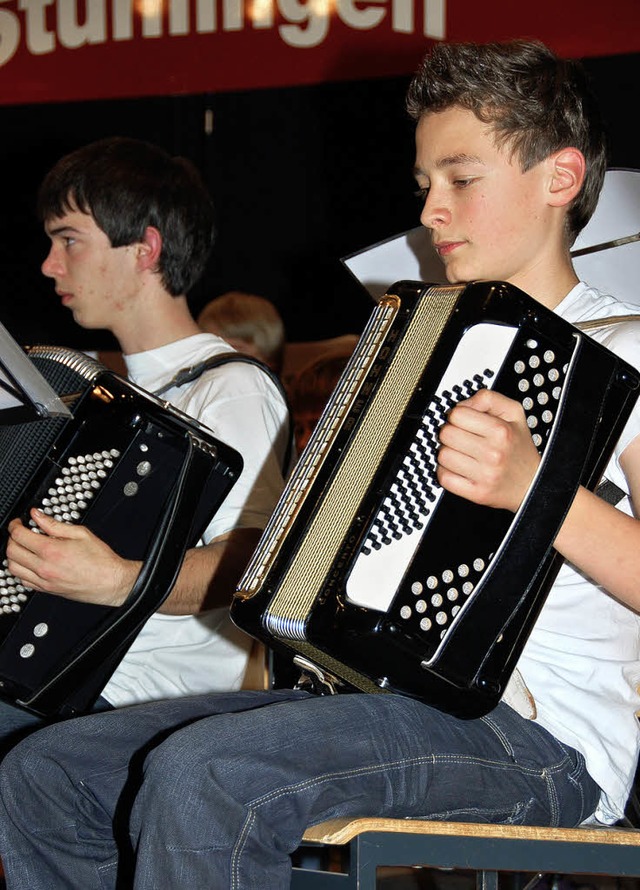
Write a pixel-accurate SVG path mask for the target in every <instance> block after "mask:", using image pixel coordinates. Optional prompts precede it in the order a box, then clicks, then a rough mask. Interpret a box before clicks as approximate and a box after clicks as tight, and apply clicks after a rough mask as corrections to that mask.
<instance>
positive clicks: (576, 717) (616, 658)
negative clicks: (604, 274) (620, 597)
mask: <svg viewBox="0 0 640 890" xmlns="http://www.w3.org/2000/svg"><path fill="white" fill-rule="evenodd" d="M555 311H556V313H557V314H558V315H560V316H562V317H563V318H565V319H566V320H567V321H570V322H571V323H573V324H575V323H576V322H578V321H586V320H588V319H592V318H605V317H610V316H614V315H626V314H635V315H639V316H640V306H635V305H629V304H627V303H623V302H621V301H619V300H616V299H614V298H613V297H610V296H608V295H605V294H601V293H599V292H598V291H596V290H595V289H593V288H590V287H588V286H587V285H586V284H583V283H580V284H578V285H577V286H576V287H575V288H574V289H573V290H572V291H571V292H570V293H569V294H568V295H567V296H566V297H565V298H564V300H563V301H562V302H561V303H560V305H559V306H557V307H556V310H555ZM590 334H591V336H593V338H594V339H596V340H598V341H599V342H600V343H603V344H604V345H605V346H607V347H608V348H609V349H610V350H611V351H612V352H615V353H616V354H617V355H619V356H621V357H622V358H624V359H625V360H626V361H627V362H629V364H631V365H633V366H634V367H640V319H639V321H638V322H636V321H631V322H623V323H620V324H615V325H611V326H609V327H606V328H602V329H599V330H595V331H591V332H590ZM639 434H640V402H638V403H636V406H635V408H634V410H633V412H632V414H631V417H630V419H629V421H628V422H627V424H626V426H625V428H624V430H623V432H622V435H621V437H620V439H619V441H618V444H617V446H616V448H615V452H614V455H613V457H612V459H611V460H610V462H609V464H608V466H607V468H606V471H605V476H606V477H607V478H608V479H610V480H611V481H612V482H614V483H615V484H616V485H618V486H619V487H620V488H622V489H623V490H624V491H626V492H628V491H629V486H628V484H627V482H626V479H625V476H624V473H623V472H622V470H621V468H620V463H619V459H620V455H621V454H622V452H623V451H624V449H625V448H626V446H627V445H628V444H629V443H630V442H631V441H632V440H633V439H635V438H636V436H638V435H639ZM617 506H618V509H620V510H623V511H624V512H625V513H627V514H629V515H631V512H632V511H631V506H630V502H629V499H628V498H626V497H625V498H624V499H623V501H621V502H620V503H619V504H618V505H617ZM639 583H640V581H639ZM518 669H519V671H520V673H521V675H522V677H523V679H524V681H525V683H526V684H527V687H528V689H529V691H530V692H531V693H532V695H533V697H534V699H535V702H536V708H537V716H536V718H535V719H536V721H537V722H538V723H540V724H541V725H542V726H544V727H545V728H546V729H548V730H549V731H550V732H551V733H553V735H554V736H555V737H556V738H558V739H560V741H562V742H564V743H566V744H568V745H570V746H571V747H573V748H575V749H576V750H578V751H580V752H581V753H582V754H583V755H584V757H585V760H586V764H587V769H588V771H589V773H590V775H591V776H592V777H593V779H595V781H596V782H597V783H598V785H599V786H600V787H601V789H602V795H601V798H600V803H599V806H598V809H597V811H596V814H595V816H596V819H597V820H599V821H602V822H606V823H611V822H615V821H617V820H618V819H619V818H620V817H621V816H622V815H623V812H624V807H625V804H626V801H627V798H628V795H629V791H630V788H631V784H632V781H633V777H634V773H635V765H636V760H637V756H638V748H639V736H640V734H639V728H638V721H637V718H636V717H635V712H636V711H637V710H638V708H640V696H639V695H638V684H639V683H640V618H639V616H638V615H637V614H636V613H635V612H633V611H632V610H631V609H629V608H627V607H626V606H624V605H622V604H621V603H619V602H618V601H616V600H615V599H613V597H611V596H610V595H609V594H608V593H606V591H604V590H603V589H602V588H601V587H598V586H597V585H596V584H594V583H593V581H591V580H590V579H588V578H587V577H585V576H584V575H582V574H581V573H580V572H579V571H578V570H577V569H576V568H574V567H573V566H572V565H570V564H569V563H564V564H563V566H562V568H561V570H560V573H559V574H558V577H557V580H556V582H555V583H554V585H553V588H552V590H551V592H550V594H549V597H548V599H547V600H546V602H545V605H544V606H543V608H542V610H541V612H540V615H539V617H538V620H537V622H536V624H535V627H534V629H533V632H532V633H531V636H530V637H529V640H528V641H527V643H526V645H525V647H524V650H523V652H522V655H521V657H520V660H519V662H518Z"/></svg>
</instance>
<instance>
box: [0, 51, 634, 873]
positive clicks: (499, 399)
mask: <svg viewBox="0 0 640 890" xmlns="http://www.w3.org/2000/svg"><path fill="white" fill-rule="evenodd" d="M452 84H453V86H452ZM409 97H410V106H409V107H410V109H411V112H412V114H413V115H414V117H415V118H416V121H417V128H416V165H415V173H416V179H417V181H418V185H419V187H420V190H421V194H422V197H423V200H424V206H423V209H422V216H421V219H422V222H423V224H424V225H425V226H426V227H427V228H428V229H429V230H430V231H431V233H432V238H433V243H434V247H435V249H436V250H437V251H438V253H439V254H440V256H441V257H442V259H443V262H444V264H445V267H446V271H447V277H448V279H449V280H450V281H452V282H466V281H470V280H477V279H487V280H492V279H499V280H505V281H508V282H510V283H512V284H514V285H517V286H518V287H520V288H521V289H522V290H524V291H526V292H528V293H529V294H530V295H531V296H532V297H534V298H535V299H537V300H538V301H540V302H541V303H543V304H544V305H545V306H547V307H549V308H551V309H555V310H556V311H557V312H558V313H559V314H560V315H562V316H563V317H564V318H567V319H569V320H570V321H572V322H573V321H577V320H579V319H583V318H592V317H595V316H596V315H597V316H598V317H599V316H602V315H622V314H625V313H628V312H631V313H635V314H638V313H639V312H640V309H639V308H638V307H630V306H624V305H621V304H620V303H619V302H618V301H616V300H615V298H614V297H610V296H606V295H602V294H598V293H596V292H595V291H593V290H592V289H591V288H589V287H588V285H586V284H584V283H581V282H579V280H578V278H577V276H576V274H575V272H574V270H573V266H572V264H571V258H570V253H569V248H570V245H571V242H572V240H573V237H574V235H575V233H576V231H577V229H578V228H579V227H580V226H581V225H584V224H585V223H586V221H587V219H588V217H589V214H590V213H591V212H592V211H593V208H594V206H595V197H596V195H597V189H598V188H599V184H600V183H601V181H602V170H603V158H604V154H603V149H602V147H601V142H602V132H601V129H600V127H599V123H598V121H597V120H596V118H595V117H594V116H593V114H592V110H591V109H592V100H591V98H590V96H589V94H588V92H587V90H586V87H585V84H584V82H583V79H582V77H581V75H580V73H579V68H578V66H577V65H575V64H573V63H569V62H563V61H561V60H558V59H556V58H555V56H554V55H553V54H552V53H550V52H549V51H548V50H547V49H546V48H544V47H542V46H540V45H539V44H535V43H524V42H516V43H511V44H502V45H488V46H469V45H462V46H455V45H451V46H444V45H443V46H436V47H435V48H434V49H433V52H432V53H431V54H430V56H429V57H428V58H427V60H426V61H425V63H424V65H423V67H422V68H421V70H420V71H419V73H418V74H417V75H416V78H415V80H414V82H413V84H412V86H411V89H410V92H409ZM532 109H533V110H534V111H535V114H534V115H532V114H531V111H532ZM538 130H540V132H541V134H542V135H541V137H540V139H541V142H540V143H538ZM547 131H548V132H547ZM538 145H541V146H542V148H541V149H540V151H538ZM591 167H593V168H594V172H593V174H591V173H589V177H590V176H591V175H593V177H594V180H593V185H590V186H589V187H588V189H587V191H588V192H589V191H590V192H591V194H590V195H587V197H586V199H585V203H584V206H583V202H582V198H581V193H582V190H583V186H584V183H585V179H586V178H587V171H589V170H590V168H591ZM598 336H599V339H601V340H602V341H603V342H605V343H606V345H607V346H608V347H609V348H610V349H612V350H613V351H615V352H618V353H620V354H621V355H622V356H623V357H624V358H626V359H627V360H628V361H630V362H631V363H633V364H634V365H636V366H638V364H640V359H639V356H640V324H638V323H635V322H627V323H623V324H616V325H613V326H611V327H609V328H607V329H606V330H605V332H601V333H600V334H599V335H598ZM639 434H640V408H636V409H635V410H634V412H633V414H632V416H631V418H630V420H629V422H628V423H627V425H626V427H625V429H624V431H623V433H622V435H621V437H620V441H619V443H618V445H617V447H616V450H615V454H614V457H613V458H612V460H611V461H610V463H609V466H608V467H607V471H606V474H607V477H608V478H610V479H612V481H614V482H615V483H616V484H618V485H619V486H620V487H621V488H623V490H624V491H625V492H627V493H628V498H625V500H624V501H623V502H622V503H621V504H620V505H619V507H618V508H617V509H616V508H615V507H613V506H611V505H610V504H608V503H605V502H604V501H603V500H601V499H599V498H597V497H596V496H595V495H593V494H591V493H590V492H588V491H586V490H584V489H580V490H579V492H578V494H577V495H576V498H575V500H574V502H573V505H572V507H571V509H570V510H569V512H568V515H567V517H566V520H565V522H564V524H563V526H562V529H561V531H560V533H559V535H558V536H557V539H556V547H557V549H558V550H559V551H560V553H561V554H562V555H563V556H564V557H565V558H566V563H565V565H564V567H563V568H562V571H561V573H560V575H559V576H558V579H557V581H556V583H555V584H554V586H553V589H552V591H551V593H550V595H549V597H548V600H547V602H546V603H545V605H544V607H543V609H542V611H541V613H540V616H539V618H538V620H537V622H536V625H535V627H534V629H533V631H532V634H531V636H530V638H529V641H528V642H527V644H526V646H525V648H524V651H523V653H522V656H521V658H520V660H519V662H518V666H517V674H516V675H514V676H516V677H517V680H518V682H517V684H516V687H517V688H514V687H513V686H511V687H510V688H509V689H508V690H507V691H508V693H509V694H508V695H506V696H505V699H504V700H503V701H501V702H500V704H499V705H498V706H497V707H496V708H495V709H494V710H493V711H491V713H489V714H487V715H486V716H484V717H481V718H478V719H472V720H460V719H457V718H455V717H452V716H450V715H448V714H445V713H442V712H441V711H439V710H436V709H434V708H432V707H430V706H428V705H426V704H424V703H422V702H419V701H416V700H414V699H412V698H409V697H405V696H400V695H397V694H385V695H369V694H362V693H350V694H340V695H334V696H324V697H320V696H316V695H314V694H311V693H309V692H306V691H300V690H298V691H287V690H280V691H273V692H268V691H267V692H260V693H259V692H256V693H246V694H245V695H244V696H243V695H237V694H230V695H226V696H208V697H206V696H205V697H199V698H196V699H192V700H190V701H188V702H187V701H181V702H175V703H171V704H169V705H164V704H154V705H150V706H142V707H141V708H136V709H133V710H129V711H128V712H127V713H119V714H106V715H99V716H96V717H89V718H84V719H82V720H79V721H74V723H73V724H70V725H67V726H63V727H60V728H56V730H55V731H51V730H44V731H43V732H41V733H38V734H37V735H35V736H32V737H31V738H30V739H29V740H27V741H26V742H25V743H23V744H22V745H21V746H19V747H18V748H17V749H16V750H15V751H14V752H12V754H11V755H10V756H9V757H8V758H7V760H6V761H5V763H4V764H3V767H2V769H1V770H0V796H1V806H2V809H1V810H0V812H1V813H2V823H1V824H2V829H3V838H2V847H1V849H2V855H3V857H5V856H6V862H5V864H6V869H7V875H8V887H9V890H16V888H25V890H26V888H29V890H37V888H40V887H42V888H44V887H48V886H51V884H52V883H53V884H54V885H55V881H56V876H60V875H64V880H65V886H67V887H69V888H75V887H78V888H84V887H87V886H98V885H100V886H104V887H115V886H116V873H117V870H118V868H119V869H120V878H121V879H124V880H125V882H126V881H129V882H130V885H131V886H135V887H140V888H142V887H153V886H163V887H172V888H178V887H181V886H193V887H215V888H223V887H224V888H230V887H234V888H244V890H249V888H258V887H260V888H262V887H269V888H273V890H275V888H286V887H287V886H288V885H289V880H290V869H291V863H290V858H289V855H290V853H291V852H292V851H293V850H295V848H296V847H297V845H298V844H299V842H300V839H301V837H302V834H303V832H304V830H305V828H306V827H307V826H308V825H310V824H314V823H317V822H321V821H323V820H325V819H328V818H337V817H349V816H373V815H375V816H380V817H414V818H415V817H421V818H433V819H451V820H458V821H482V822H487V821H488V822H501V823H517V824H531V825H562V826H572V825H578V824H580V823H581V822H583V821H586V820H591V819H597V820H600V821H602V822H613V821H615V820H616V819H618V818H619V817H620V816H621V815H622V812H623V809H624V805H625V801H626V798H627V795H628V792H629V789H630V787H631V783H632V779H633V775H634V770H635V763H636V758H637V751H638V724H637V721H636V718H635V711H636V710H637V708H638V703H639V700H638V693H637V688H636V687H637V683H638V679H639V678H640V661H639V653H638V649H639V641H640V635H639V633H638V630H639V627H638V614H637V609H638V606H639V605H640V597H639V595H638V592H637V577H638V574H639V571H638V569H639V567H640V566H639V563H640V555H639V554H640V546H639V545H640V524H639V521H638V520H637V519H636V518H635V516H634V512H633V508H632V504H633V503H634V504H636V505H637V504H639V503H640V435H639ZM440 440H441V449H440V451H439V457H438V460H439V469H438V478H439V481H440V483H441V485H442V486H443V487H444V488H445V489H447V490H449V491H451V492H454V493H456V494H459V495H461V496H462V497H464V498H468V499H470V500H472V501H475V502H478V503H482V504H487V505H490V506H493V507H499V508H502V509H506V510H510V511H516V510H517V509H518V507H519V505H520V503H521V501H522V498H523V496H524V493H525V492H526V491H527V489H528V487H529V484H530V482H531V480H532V478H533V476H534V474H535V472H536V469H537V466H538V463H539V457H538V453H537V450H536V448H535V447H534V446H533V443H532V438H531V434H530V432H529V430H528V427H527V424H526V420H525V416H524V410H523V407H522V405H521V404H520V403H519V402H515V401H512V400H510V399H508V398H506V397H505V396H504V395H501V394H500V393H498V392H495V391H488V390H482V391H480V392H478V393H476V394H475V395H474V396H473V397H472V398H470V399H469V400H467V401H466V402H462V403H460V404H458V405H457V406H456V407H455V408H454V409H453V410H452V411H451V413H450V415H449V418H448V422H447V423H446V424H445V425H444V426H443V427H442V429H441V431H440ZM98 742H99V743H100V751H99V752H98V753H96V748H97V747H98ZM105 743H106V744H105ZM105 747H106V748H107V750H106V751H105V750H104V748H105ZM132 765H133V770H132V771H131V770H130V767H131V766H132ZM114 815H117V818H116V820H115V822H114ZM114 825H115V829H114Z"/></svg>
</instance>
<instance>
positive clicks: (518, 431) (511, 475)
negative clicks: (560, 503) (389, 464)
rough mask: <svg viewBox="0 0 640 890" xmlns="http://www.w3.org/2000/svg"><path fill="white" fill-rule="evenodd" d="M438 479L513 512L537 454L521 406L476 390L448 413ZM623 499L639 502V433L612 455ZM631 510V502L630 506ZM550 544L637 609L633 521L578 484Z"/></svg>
mask: <svg viewBox="0 0 640 890" xmlns="http://www.w3.org/2000/svg"><path fill="white" fill-rule="evenodd" d="M440 443H441V448H440V451H439V456H438V481H439V482H440V485H442V487H443V488H445V489H446V490H447V491H450V492H452V493H454V494H457V495H460V496H461V497H464V498H467V499H468V500H471V501H473V502H474V503H477V504H483V505H486V506H491V507H498V508H503V509H507V510H510V511H512V512H515V511H516V510H517V509H518V507H519V506H520V504H521V502H522V500H523V498H524V496H525V494H526V492H527V489H528V487H529V485H530V484H531V481H532V479H533V476H534V474H535V472H536V469H537V466H538V464H539V461H540V458H539V456H538V453H537V450H536V448H535V446H534V444H533V441H532V440H531V435H530V433H529V430H528V428H527V425H526V419H525V416H524V410H523V409H522V406H521V405H520V404H519V403H517V402H515V401H512V400H511V399H508V398H507V397H505V396H503V395H501V394H500V393H497V392H493V391H490V390H482V391H480V392H478V393H476V394H475V395H474V396H472V397H471V398H470V399H468V400H467V401H465V402H461V403H460V404H459V405H457V406H456V407H455V408H453V409H452V410H451V412H450V413H449V417H448V420H447V423H446V424H445V425H444V426H443V427H442V428H441V430H440ZM620 465H621V467H622V469H623V472H624V474H625V477H626V479H627V481H628V483H629V489H630V492H631V501H632V503H633V504H634V505H637V504H638V503H640V437H638V438H636V439H635V440H634V441H632V442H631V443H630V444H629V445H628V446H627V447H626V449H625V451H624V453H623V454H622V457H621V459H620ZM634 512H635V506H634ZM554 546H555V548H556V550H558V552H559V553H561V554H562V556H564V558H565V559H567V560H568V561H569V562H570V563H572V564H573V565H574V566H576V567H577V568H578V569H579V570H580V571H582V572H583V573H584V574H586V575H588V576H589V577H590V578H591V579H592V580H593V581H594V582H596V583H597V584H599V585H601V586H602V587H604V588H605V589H606V590H607V591H608V592H609V593H610V594H611V595H612V596H614V597H616V598H617V599H619V600H620V601H621V602H623V603H625V604H626V605H627V606H629V607H631V608H632V609H635V610H640V593H639V591H638V580H637V579H638V575H639V574H640V521H639V520H638V519H636V518H635V516H634V517H632V516H628V515H627V514H625V513H622V512H621V511H620V510H617V509H616V508H615V507H614V506H612V505H611V504H608V503H607V502H606V501H604V500H602V498H600V497H598V496H597V495H595V494H593V493H592V492H590V491H587V490H586V489H585V488H580V489H579V490H578V492H577V494H576V497H575V498H574V501H573V503H572V505H571V508H570V509H569V511H568V514H567V516H566V518H565V521H564V523H563V524H562V527H561V529H560V531H559V533H558V535H557V537H556V539H555V542H554Z"/></svg>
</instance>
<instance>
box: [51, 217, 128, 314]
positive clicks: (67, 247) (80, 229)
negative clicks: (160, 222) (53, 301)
mask: <svg viewBox="0 0 640 890" xmlns="http://www.w3.org/2000/svg"><path fill="white" fill-rule="evenodd" d="M45 232H46V234H47V235H48V236H49V239H50V241H51V245H50V248H49V254H48V255H47V257H46V259H45V261H44V262H43V264H42V273H43V275H46V276H47V277H48V278H53V279H54V282H55V288H56V293H57V294H58V296H59V297H60V299H61V301H62V305H63V306H66V307H67V308H69V309H70V310H71V311H72V312H73V317H74V319H75V321H76V322H77V323H78V324H79V325H81V326H82V327H84V328H107V329H111V328H112V327H113V325H114V322H116V321H117V319H118V317H119V316H121V315H122V314H123V313H124V312H126V309H127V306H128V304H129V303H130V302H131V299H132V298H133V296H134V289H135V287H136V286H137V278H136V274H135V263H136V256H135V245H129V246H126V247H112V246H111V242H110V241H109V238H108V237H107V235H106V234H105V233H104V232H103V231H102V229H101V228H100V227H99V226H98V225H97V223H96V222H95V220H94V218H93V217H92V216H91V215H90V214H88V213H82V212H81V211H79V210H70V211H69V212H67V213H65V214H64V215H63V216H60V217H55V218H52V219H48V220H47V221H46V223H45Z"/></svg>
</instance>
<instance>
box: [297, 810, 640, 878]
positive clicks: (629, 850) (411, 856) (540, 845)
mask: <svg viewBox="0 0 640 890" xmlns="http://www.w3.org/2000/svg"><path fill="white" fill-rule="evenodd" d="M310 850H315V851H316V853H318V854H319V853H320V852H323V853H327V854H328V853H331V852H333V853H334V855H333V856H332V857H331V861H330V864H329V865H326V866H325V865H322V866H320V867H316V866H315V865H313V866H311V865H308V864H306V862H307V861H308V860H310V859H311V857H310V856H309V855H308V851H310ZM300 851H306V852H307V855H306V856H304V855H303V856H302V864H300V865H297V866H294V870H293V878H292V882H291V890H376V886H377V884H376V881H377V872H378V869H380V868H382V867H393V866H423V867H431V868H438V869H464V870H471V871H472V872H475V873H476V887H477V888H478V890H497V886H498V875H499V873H505V872H506V873H512V874H516V873H517V874H524V873H534V874H540V875H543V874H549V875H579V874H582V875H608V876H615V877H622V876H625V877H628V876H633V877H638V876H640V830H636V829H634V828H617V827H615V828H594V827H584V828H543V827H541V828H537V827H530V826H520V825H486V824H475V823H474V824H471V823H464V824H463V823H458V822H436V821H433V822H430V821H418V820H408V819H376V818H360V819H335V820H330V821H328V822H323V823H321V824H319V825H315V826H313V827H312V828H309V829H308V830H307V832H306V833H305V835H304V841H303V846H302V847H301V848H300ZM337 852H338V853H340V852H341V853H342V856H336V855H335V854H336V853H337ZM345 854H346V855H345ZM338 860H340V862H341V864H340V866H338V865H337V861H338ZM295 861H296V857H294V864H295Z"/></svg>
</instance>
